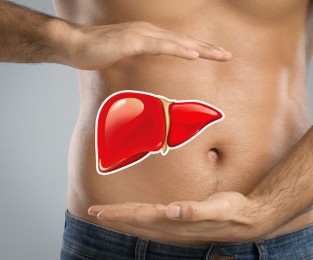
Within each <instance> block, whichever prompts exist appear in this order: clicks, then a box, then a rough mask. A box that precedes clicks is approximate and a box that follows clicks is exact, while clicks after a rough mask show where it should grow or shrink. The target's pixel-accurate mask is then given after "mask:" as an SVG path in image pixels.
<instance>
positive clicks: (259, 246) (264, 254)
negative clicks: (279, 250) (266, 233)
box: [254, 240, 267, 260]
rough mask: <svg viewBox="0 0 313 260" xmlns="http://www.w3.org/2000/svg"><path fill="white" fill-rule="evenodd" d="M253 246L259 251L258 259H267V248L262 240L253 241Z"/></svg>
mask: <svg viewBox="0 0 313 260" xmlns="http://www.w3.org/2000/svg"><path fill="white" fill-rule="evenodd" d="M254 244H255V246H256V247H257V249H258V252H259V260H266V259H267V250H266V246H265V243H264V241H263V240H259V241H255V242H254Z"/></svg>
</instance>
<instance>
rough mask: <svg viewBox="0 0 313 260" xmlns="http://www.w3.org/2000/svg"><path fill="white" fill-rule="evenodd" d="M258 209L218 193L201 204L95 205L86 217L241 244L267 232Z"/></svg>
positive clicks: (238, 196) (251, 203) (239, 197)
mask: <svg viewBox="0 0 313 260" xmlns="http://www.w3.org/2000/svg"><path fill="white" fill-rule="evenodd" d="M260 205H261V204H260V203H259V202H258V200H257V199H255V198H250V197H246V196H243V195H242V194H240V193H237V192H219V193H215V194H213V195H212V196H210V197H209V198H208V199H206V200H204V201H178V202H173V203H171V204H169V205H168V206H166V205H162V204H146V203H134V202H127V203H123V204H112V205H95V206H92V207H90V208H89V210H88V213H89V214H90V215H93V216H96V217H97V218H98V219H100V220H105V221H112V222H120V223H124V224H127V225H129V226H133V227H136V228H141V229H145V230H153V231H158V232H163V233H164V234H169V235H172V236H173V235H176V236H178V237H180V238H182V239H187V240H197V241H199V240H200V241H223V242H235V241H236V242H239V241H240V242H243V241H253V240H256V239H258V238H261V237H263V236H264V235H265V234H266V233H268V232H269V229H270V227H269V226H268V225H267V224H266V223H268V221H265V220H268V216H265V215H267V213H266V212H267V211H266V210H263V209H262V207H261V206H260ZM262 214H263V215H262Z"/></svg>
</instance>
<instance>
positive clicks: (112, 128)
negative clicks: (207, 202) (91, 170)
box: [95, 91, 224, 175]
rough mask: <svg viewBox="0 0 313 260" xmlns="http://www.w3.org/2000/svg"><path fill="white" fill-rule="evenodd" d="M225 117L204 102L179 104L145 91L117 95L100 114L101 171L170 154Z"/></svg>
mask: <svg viewBox="0 0 313 260" xmlns="http://www.w3.org/2000/svg"><path fill="white" fill-rule="evenodd" d="M223 118H224V115H223V113H222V111H220V110H219V109H217V108H215V107H213V106H212V105H210V104H207V103H204V102H201V101H195V100H184V101H176V100H170V99H168V98H166V97H163V96H159V95H154V94H151V93H147V92H141V91H119V92H116V93H114V94H112V95H111V96H109V97H108V98H107V99H105V101H104V102H103V103H102V105H101V106H100V108H99V111H98V114H97V119H96V144H95V145H96V163H97V172H98V173H99V174H101V175H107V174H112V173H115V172H118V171H120V170H122V169H125V168H127V167H130V166H132V165H134V164H137V163H139V162H140V161H142V160H144V159H145V158H146V157H147V156H149V155H150V154H153V153H159V152H161V153H162V154H163V155H166V153H167V152H168V150H169V149H175V148H178V147H180V146H182V145H184V144H186V143H187V142H189V141H190V140H192V139H193V138H194V137H196V136H197V135H198V134H199V133H200V132H201V131H203V130H204V129H205V128H206V127H208V126H209V125H211V124H212V123H216V122H218V121H220V120H222V119H223Z"/></svg>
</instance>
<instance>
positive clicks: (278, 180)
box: [250, 127, 313, 231]
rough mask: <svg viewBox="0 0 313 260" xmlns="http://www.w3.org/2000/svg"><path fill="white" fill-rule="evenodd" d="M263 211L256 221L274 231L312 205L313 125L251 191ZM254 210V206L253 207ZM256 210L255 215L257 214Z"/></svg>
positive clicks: (252, 198) (253, 198)
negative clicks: (261, 216)
mask: <svg viewBox="0 0 313 260" xmlns="http://www.w3.org/2000/svg"><path fill="white" fill-rule="evenodd" d="M250 197H251V200H252V201H255V202H257V203H256V205H259V207H260V209H261V210H262V212H263V214H262V215H263V216H264V217H265V218H266V217H267V219H271V221H266V219H265V218H264V217H263V218H261V219H259V222H263V223H264V224H265V225H266V223H267V225H269V226H265V227H264V228H265V229H266V230H268V231H273V230H275V229H277V228H279V227H280V226H282V225H284V224H286V223H287V222H288V221H290V220H292V219H294V218H296V217H297V216H299V215H301V214H302V213H304V212H306V211H307V210H309V209H311V207H312V206H313V127H311V128H310V129H309V130H308V131H307V133H306V134H305V135H304V136H303V137H302V138H301V139H300V140H299V142H298V143H297V144H296V145H295V146H294V147H293V149H292V150H291V151H290V152H289V153H288V154H287V156H285V157H284V158H283V159H282V160H281V161H280V162H279V163H278V164H277V165H275V166H274V167H273V168H272V169H271V170H270V171H269V173H268V174H267V175H266V177H265V178H264V179H263V180H262V181H261V182H260V183H259V184H258V185H257V186H256V187H255V188H254V190H253V191H252V192H251V194H250ZM255 210H257V208H256V209H255ZM257 214H258V213H257V212H255V217H257Z"/></svg>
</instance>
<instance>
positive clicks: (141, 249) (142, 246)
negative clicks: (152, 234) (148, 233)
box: [135, 237, 149, 260]
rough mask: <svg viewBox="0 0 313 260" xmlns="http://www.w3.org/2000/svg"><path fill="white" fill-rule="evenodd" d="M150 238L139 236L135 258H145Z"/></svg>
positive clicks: (137, 259)
mask: <svg viewBox="0 0 313 260" xmlns="http://www.w3.org/2000/svg"><path fill="white" fill-rule="evenodd" d="M148 242H149V240H147V239H145V238H141V237H138V239H137V242H136V248H135V260H145V256H146V249H147V246H148Z"/></svg>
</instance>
